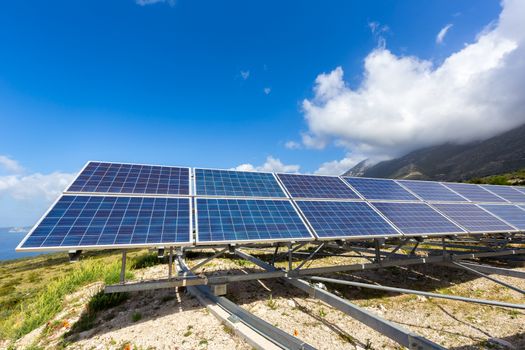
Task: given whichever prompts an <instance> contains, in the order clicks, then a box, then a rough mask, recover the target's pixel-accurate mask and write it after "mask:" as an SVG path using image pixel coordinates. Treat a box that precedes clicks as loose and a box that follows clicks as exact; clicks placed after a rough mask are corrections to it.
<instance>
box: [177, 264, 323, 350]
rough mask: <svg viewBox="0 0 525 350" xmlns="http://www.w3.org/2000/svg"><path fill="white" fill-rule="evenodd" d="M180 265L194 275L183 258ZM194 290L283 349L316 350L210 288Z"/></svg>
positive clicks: (184, 270) (190, 289)
mask: <svg viewBox="0 0 525 350" xmlns="http://www.w3.org/2000/svg"><path fill="white" fill-rule="evenodd" d="M178 263H179V267H180V269H181V270H182V271H183V272H184V273H189V274H192V272H191V271H190V270H189V268H188V266H186V263H185V262H184V260H183V259H182V258H181V257H178ZM194 289H196V290H198V292H200V293H201V294H203V295H204V296H205V297H206V298H207V299H210V300H211V301H212V302H213V303H215V304H217V305H219V306H220V307H222V308H223V309H225V310H226V311H228V312H229V313H230V314H232V315H235V316H236V317H237V318H238V319H239V320H240V321H242V322H243V323H245V324H246V325H248V326H250V327H251V328H252V329H253V330H255V331H256V332H257V333H259V334H261V335H263V336H264V337H265V338H267V339H268V340H270V341H271V342H273V343H275V344H277V345H279V346H280V347H282V348H283V349H291V350H292V349H293V350H295V349H297V350H315V348H314V347H313V346H311V345H310V344H308V343H305V342H303V341H302V340H300V339H299V338H297V337H294V336H293V335H290V334H288V333H286V332H284V331H282V330H281V329H279V328H277V327H275V326H273V325H271V324H270V323H268V322H266V321H264V320H263V319H261V318H259V317H257V316H255V315H253V314H251V313H249V312H248V311H246V310H244V309H243V308H241V307H240V306H238V305H237V304H235V303H233V302H231V301H230V300H228V299H226V298H224V297H218V296H215V295H213V293H212V292H211V290H210V289H209V287H206V286H198V287H190V288H189V291H190V293H191V291H192V290H194Z"/></svg>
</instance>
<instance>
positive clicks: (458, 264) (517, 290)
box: [452, 261, 525, 294]
mask: <svg viewBox="0 0 525 350" xmlns="http://www.w3.org/2000/svg"><path fill="white" fill-rule="evenodd" d="M452 265H454V266H457V267H460V268H462V269H464V270H467V271H469V272H472V273H473V274H475V275H478V276H481V277H485V278H486V279H489V280H491V281H492V282H495V283H497V284H500V285H502V286H505V287H507V288H509V289H512V290H514V291H516V292H518V293H521V294H525V290H523V289H521V288H518V287H515V286H513V285H511V284H509V283H507V282H503V281H501V280H499V279H497V278H494V277H492V276H489V275H486V274H484V273H483V272H480V271H478V270H475V269H473V268H471V267H468V266H466V265H463V264H461V263H459V262H457V261H453V262H452Z"/></svg>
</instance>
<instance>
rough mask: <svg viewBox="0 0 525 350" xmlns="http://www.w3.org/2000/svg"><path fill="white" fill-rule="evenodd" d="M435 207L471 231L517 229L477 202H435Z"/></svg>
mask: <svg viewBox="0 0 525 350" xmlns="http://www.w3.org/2000/svg"><path fill="white" fill-rule="evenodd" d="M434 207H435V208H436V209H438V210H439V211H441V212H442V213H443V214H445V215H446V216H448V217H449V218H451V219H452V220H454V221H455V222H457V223H458V224H459V225H461V226H463V227H464V228H465V229H467V230H468V231H470V232H506V231H515V230H516V229H514V228H513V227H511V226H509V225H507V224H506V223H504V222H503V221H501V220H500V219H498V218H496V217H495V216H493V215H491V214H490V213H487V212H486V211H484V210H483V209H481V208H479V207H478V206H476V205H475V204H435V205H434Z"/></svg>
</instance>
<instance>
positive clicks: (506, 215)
mask: <svg viewBox="0 0 525 350" xmlns="http://www.w3.org/2000/svg"><path fill="white" fill-rule="evenodd" d="M480 206H481V207H482V208H483V209H485V210H488V211H490V212H491V213H492V214H494V215H496V216H497V217H499V218H501V219H503V220H505V221H506V222H508V223H509V224H511V225H512V226H514V227H516V228H518V229H520V230H525V210H523V209H520V208H519V207H517V206H515V205H512V204H481V205H480Z"/></svg>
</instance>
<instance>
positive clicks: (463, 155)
mask: <svg viewBox="0 0 525 350" xmlns="http://www.w3.org/2000/svg"><path fill="white" fill-rule="evenodd" d="M362 163H363V162H361V163H359V164H357V165H356V166H355V167H354V168H352V169H350V170H349V171H347V172H346V173H345V174H344V175H348V176H363V177H379V178H395V179H422V180H442V181H464V180H469V179H472V178H478V177H485V176H489V175H494V174H502V173H508V172H513V171H516V170H519V169H521V168H525V125H522V126H520V127H518V128H515V129H513V130H510V131H507V132H505V133H503V134H500V135H498V136H495V137H492V138H490V139H488V140H485V141H477V142H471V143H468V144H463V145H458V144H452V143H447V144H443V145H439V146H433V147H427V148H422V149H419V150H416V151H413V152H411V153H408V154H407V155H405V156H403V157H400V158H396V159H392V160H387V161H383V162H380V163H377V164H375V165H373V166H368V167H365V168H364V167H363V164H362Z"/></svg>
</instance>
